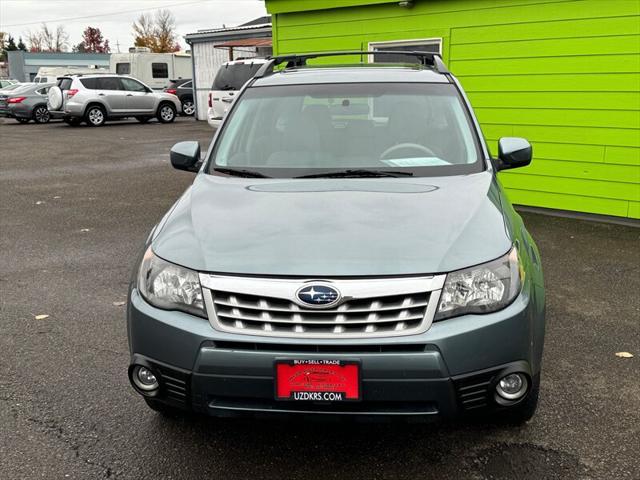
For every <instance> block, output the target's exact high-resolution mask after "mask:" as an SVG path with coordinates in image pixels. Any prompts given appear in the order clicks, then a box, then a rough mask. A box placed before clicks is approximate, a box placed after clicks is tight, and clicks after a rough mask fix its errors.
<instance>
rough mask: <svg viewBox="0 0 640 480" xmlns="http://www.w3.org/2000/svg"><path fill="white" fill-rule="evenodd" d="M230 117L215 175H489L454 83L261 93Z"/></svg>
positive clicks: (248, 96) (251, 92) (253, 92)
mask: <svg viewBox="0 0 640 480" xmlns="http://www.w3.org/2000/svg"><path fill="white" fill-rule="evenodd" d="M230 115H231V116H230V117H229V118H228V119H227V122H225V125H224V127H223V131H222V132H220V136H219V138H218V140H217V142H216V143H217V145H216V147H215V148H214V150H213V162H211V163H210V165H209V171H210V173H213V172H214V171H215V169H216V168H220V169H224V170H228V169H237V170H243V171H245V172H248V171H250V172H251V173H258V174H261V175H264V176H269V177H281V178H282V177H299V176H305V175H307V176H308V175H315V176H321V175H322V174H323V173H331V174H339V172H343V173H344V172H345V171H346V170H348V171H350V173H349V174H350V175H352V176H358V172H356V171H359V173H360V174H362V175H363V176H364V175H366V174H367V173H370V172H368V171H375V172H378V173H380V172H383V173H389V172H391V173H396V174H398V175H400V174H402V175H415V176H437V175H438V176H439V175H456V174H468V173H475V172H479V171H482V170H483V169H484V166H483V164H482V162H481V159H480V155H479V149H478V144H477V139H476V137H475V134H474V133H473V130H472V128H471V123H470V121H469V117H468V114H467V112H466V110H465V108H464V106H463V104H462V102H461V100H460V97H459V95H458V93H457V90H456V89H455V87H454V86H453V85H449V84H402V83H384V84H382V83H365V84H320V85H287V86H277V87H253V88H249V89H247V90H246V91H245V93H244V94H243V95H242V97H241V98H239V99H238V103H237V105H235V107H234V108H233V110H232V112H231V114H230Z"/></svg>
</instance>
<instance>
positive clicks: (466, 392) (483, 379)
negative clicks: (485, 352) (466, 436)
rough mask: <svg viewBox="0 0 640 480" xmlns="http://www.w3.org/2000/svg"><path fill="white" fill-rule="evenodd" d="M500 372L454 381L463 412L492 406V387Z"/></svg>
mask: <svg viewBox="0 0 640 480" xmlns="http://www.w3.org/2000/svg"><path fill="white" fill-rule="evenodd" d="M498 371H499V370H493V371H489V372H484V373H480V374H477V375H470V376H468V377H463V378H459V379H456V380H454V385H455V388H456V393H457V396H458V402H459V404H460V407H461V408H462V409H463V410H465V411H471V410H476V409H480V408H485V407H488V406H489V405H490V404H491V402H492V400H491V395H492V389H491V385H492V384H493V380H494V378H495V376H496V375H497V374H498Z"/></svg>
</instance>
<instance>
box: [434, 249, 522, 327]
mask: <svg viewBox="0 0 640 480" xmlns="http://www.w3.org/2000/svg"><path fill="white" fill-rule="evenodd" d="M523 278H524V274H523V272H521V270H520V265H519V261H518V251H517V250H516V247H513V248H512V249H511V250H510V251H509V253H507V254H506V255H504V256H503V257H500V258H498V259H497V260H493V261H491V262H488V263H484V264H482V265H477V266H475V267H470V268H465V269H464V270H458V271H457V272H452V273H449V274H448V275H447V279H446V280H445V283H444V287H443V288H442V294H441V296H440V304H439V305H438V312H437V313H436V316H435V318H434V320H442V319H445V318H449V317H455V316H458V315H463V314H465V313H489V312H495V311H497V310H500V309H502V308H504V307H506V306H507V305H509V304H510V303H511V302H512V301H513V300H514V299H515V298H516V296H517V295H518V293H520V288H521V286H522V280H523Z"/></svg>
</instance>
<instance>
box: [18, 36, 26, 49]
mask: <svg viewBox="0 0 640 480" xmlns="http://www.w3.org/2000/svg"><path fill="white" fill-rule="evenodd" d="M18 50H22V51H23V52H26V51H27V46H26V45H25V44H24V42H23V41H22V37H19V38H18Z"/></svg>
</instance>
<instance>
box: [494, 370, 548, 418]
mask: <svg viewBox="0 0 640 480" xmlns="http://www.w3.org/2000/svg"><path fill="white" fill-rule="evenodd" d="M531 383H532V385H531V391H530V392H529V394H528V395H527V397H526V398H525V399H524V400H523V401H522V402H520V403H518V404H517V405H514V406H513V407H509V408H508V409H507V410H505V411H502V412H501V413H499V414H497V415H496V417H495V419H496V420H498V421H499V422H500V423H504V424H507V425H523V424H525V423H527V422H528V421H529V420H531V419H532V418H533V415H534V414H535V413H536V410H537V408H538V397H539V396H540V373H538V374H537V375H536V376H535V377H533V379H532V380H531Z"/></svg>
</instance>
